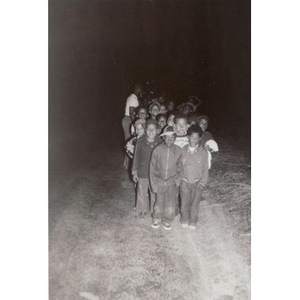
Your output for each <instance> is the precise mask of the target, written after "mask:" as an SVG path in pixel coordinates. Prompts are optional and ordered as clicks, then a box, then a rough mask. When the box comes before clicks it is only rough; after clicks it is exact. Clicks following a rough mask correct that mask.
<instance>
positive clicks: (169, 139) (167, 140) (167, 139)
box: [164, 134, 176, 147]
mask: <svg viewBox="0 0 300 300" xmlns="http://www.w3.org/2000/svg"><path fill="white" fill-rule="evenodd" d="M175 139H176V136H175V134H172V135H165V136H164V142H165V144H166V146H167V147H170V146H171V145H173V144H174V142H175Z"/></svg>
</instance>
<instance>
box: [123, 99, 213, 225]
mask: <svg viewBox="0 0 300 300" xmlns="http://www.w3.org/2000/svg"><path fill="white" fill-rule="evenodd" d="M136 96H137V97H138V106H135V107H134V119H133V116H132V115H131V123H132V124H131V127H130V133H131V135H132V137H131V138H130V139H129V140H127V143H126V147H125V148H126V153H127V155H128V157H129V158H130V159H131V160H132V164H131V174H132V176H133V181H134V182H135V183H136V185H137V189H136V206H135V209H136V211H137V213H138V215H139V217H140V218H145V216H146V214H147V212H148V211H150V213H151V216H152V220H153V222H152V227H153V228H159V226H160V224H162V225H163V227H164V229H166V230H170V229H171V223H172V221H173V220H174V219H175V217H177V216H180V222H181V226H182V227H183V228H189V229H191V230H195V229H196V225H197V221H198V211H199V203H200V201H201V198H202V193H203V190H204V188H205V186H206V184H207V182H208V177H209V168H210V166H211V153H212V152H216V151H218V145H217V143H216V142H215V141H214V138H213V136H212V135H211V134H210V133H209V132H207V131H206V130H207V127H208V122H209V118H208V117H207V116H206V115H200V114H199V113H198V109H199V106H200V104H201V101H200V100H199V99H198V98H197V97H195V96H191V97H189V99H188V101H187V102H185V103H182V104H181V105H179V106H177V107H176V108H175V103H174V102H173V101H166V100H165V96H164V95H160V96H158V97H157V98H156V99H154V100H153V99H152V101H149V97H145V96H144V97H143V95H141V94H139V95H136ZM128 99H129V97H128ZM128 99H127V100H128ZM126 105H127V104H126ZM131 111H133V110H132V107H131ZM123 128H124V126H123ZM129 165H130V164H129ZM149 204H150V205H149Z"/></svg>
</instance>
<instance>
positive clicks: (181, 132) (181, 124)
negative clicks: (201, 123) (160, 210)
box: [174, 114, 189, 217]
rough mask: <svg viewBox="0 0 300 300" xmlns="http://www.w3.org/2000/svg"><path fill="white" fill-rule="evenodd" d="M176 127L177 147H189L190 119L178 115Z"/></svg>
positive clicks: (176, 212) (178, 209)
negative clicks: (188, 130)
mask: <svg viewBox="0 0 300 300" xmlns="http://www.w3.org/2000/svg"><path fill="white" fill-rule="evenodd" d="M174 125H175V133H176V140H175V145H177V146H179V147H180V148H183V147H184V146H185V145H188V143H189V139H188V136H187V129H188V118H187V116H186V115H184V114H177V115H175V118H174ZM179 200H180V199H179V190H177V197H176V205H175V216H176V217H177V216H179V213H180V203H179V202H180V201H179Z"/></svg>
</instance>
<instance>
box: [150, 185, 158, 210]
mask: <svg viewBox="0 0 300 300" xmlns="http://www.w3.org/2000/svg"><path fill="white" fill-rule="evenodd" d="M149 191H150V212H151V214H152V213H153V212H154V204H155V200H156V199H155V198H156V194H155V193H153V192H151V189H150V187H149Z"/></svg>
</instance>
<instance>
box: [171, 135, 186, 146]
mask: <svg viewBox="0 0 300 300" xmlns="http://www.w3.org/2000/svg"><path fill="white" fill-rule="evenodd" d="M188 143H189V139H188V136H187V135H183V136H178V135H177V137H176V139H175V142H174V145H177V146H179V147H180V148H183V147H184V146H185V145H188Z"/></svg>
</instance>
